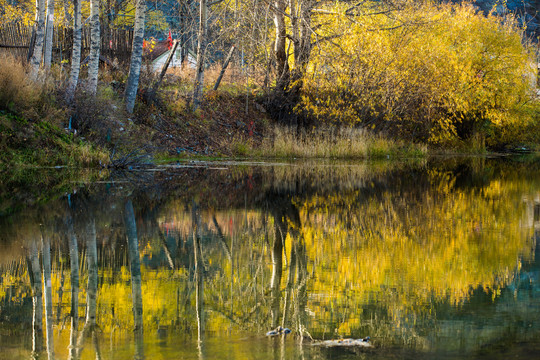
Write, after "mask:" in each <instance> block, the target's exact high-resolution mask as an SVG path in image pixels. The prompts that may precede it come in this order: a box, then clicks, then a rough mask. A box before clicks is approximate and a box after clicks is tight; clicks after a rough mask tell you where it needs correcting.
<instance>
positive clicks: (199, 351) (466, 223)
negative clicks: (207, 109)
mask: <svg viewBox="0 0 540 360" xmlns="http://www.w3.org/2000/svg"><path fill="white" fill-rule="evenodd" d="M34 175H35V174H34ZM57 175H58V173H57ZM47 176H50V174H49V175H47ZM0 189H1V190H2V192H3V193H2V195H1V196H0V200H1V204H0V359H30V358H41V359H46V358H48V359H53V358H54V359H118V360H123V359H198V360H200V359H434V358H437V359H462V358H478V359H508V358H522V359H532V358H539V357H540V259H539V258H540V242H539V241H538V239H539V237H540V233H539V229H540V163H539V162H534V161H528V162H521V161H516V160H509V159H457V160H456V159H451V160H448V159H447V160H437V159H435V160H430V161H423V162H418V163H401V162H399V163H362V164H333V163H315V164H313V163H310V164H241V165H239V164H232V163H217V164H203V163H190V164H189V165H181V166H169V167H163V168H158V169H152V170H151V171H146V172H135V173H124V174H111V175H110V178H107V179H106V180H105V181H98V182H93V183H92V182H87V183H84V182H81V183H73V182H70V183H63V184H62V183H57V184H55V186H52V187H51V188H50V189H44V188H38V189H35V188H34V189H27V188H25V187H23V186H21V185H20V183H19V182H18V181H17V180H13V181H9V180H7V181H4V184H3V185H2V187H1V188H0ZM278 325H281V326H284V327H287V328H290V329H291V330H292V333H291V334H290V335H288V336H287V337H277V338H268V337H266V336H265V333H266V332H267V331H269V330H271V329H273V328H276V327H277V326H278ZM366 336H370V337H371V343H372V344H373V347H372V348H369V349H363V348H361V349H359V348H326V347H323V346H319V345H316V341H319V340H328V339H339V338H361V337H366ZM312 339H313V340H312Z"/></svg>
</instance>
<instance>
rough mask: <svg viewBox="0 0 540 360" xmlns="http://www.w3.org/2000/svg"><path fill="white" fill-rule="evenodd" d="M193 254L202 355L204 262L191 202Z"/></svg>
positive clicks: (198, 220)
mask: <svg viewBox="0 0 540 360" xmlns="http://www.w3.org/2000/svg"><path fill="white" fill-rule="evenodd" d="M192 221H193V255H194V258H195V308H196V309H195V310H196V312H197V341H198V347H199V356H202V336H203V333H204V288H203V282H204V264H203V260H202V247H201V235H200V229H201V218H200V213H199V207H198V206H197V204H195V202H193V209H192Z"/></svg>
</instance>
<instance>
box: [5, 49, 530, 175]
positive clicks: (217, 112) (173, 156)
mask: <svg viewBox="0 0 540 360" xmlns="http://www.w3.org/2000/svg"><path fill="white" fill-rule="evenodd" d="M8 60H9V59H3V60H2V61H3V63H2V66H1V67H0V80H1V81H0V140H1V141H0V168H2V169H13V168H25V167H43V166H70V167H89V168H108V167H112V168H129V167H134V166H140V165H145V164H149V163H164V162H170V161H178V160H181V159H186V158H203V159H221V158H235V159H237V158H242V159H293V158H307V159H310V158H328V159H343V160H345V159H367V158H381V159H382V158H384V159H386V158H399V157H408V158H411V157H412V158H416V157H425V156H428V155H429V154H434V153H436V154H439V153H441V152H442V153H448V152H449V153H453V154H456V153H469V154H470V153H474V154H487V153H488V151H489V149H487V147H486V141H485V136H484V135H483V134H481V133H478V134H477V135H475V136H474V137H470V138H468V139H466V140H457V139H454V140H453V141H451V142H447V143H445V144H438V145H434V144H430V146H428V144H426V143H417V142H414V141H413V140H411V138H410V137H409V138H406V139H408V140H404V139H405V138H404V139H400V138H399V137H398V136H395V135H394V136H392V137H390V136H384V135H383V134H384V132H382V131H379V132H378V133H373V132H371V131H370V130H368V129H367V128H366V127H364V128H359V127H346V126H341V127H336V126H331V125H321V126H317V127H313V128H311V129H310V130H308V129H305V128H298V127H296V126H293V127H291V126H286V125H283V124H280V123H278V122H276V121H275V120H274V119H272V117H271V116H270V114H269V113H268V112H267V110H266V108H267V106H266V105H267V104H266V103H265V101H266V100H267V99H268V94H266V93H265V90H264V89H263V88H261V87H257V86H256V85H250V86H249V87H246V86H245V85H238V84H241V83H242V82H241V81H239V79H236V78H234V71H232V72H231V73H232V75H229V76H228V77H225V79H224V80H223V82H222V85H221V88H220V89H219V90H218V91H207V92H206V93H205V100H204V102H203V103H202V105H201V107H200V108H199V109H197V110H196V111H192V110H191V104H190V102H189V101H190V95H191V83H190V79H191V74H189V72H183V73H174V72H173V73H172V74H168V75H167V76H166V77H165V79H164V82H163V83H162V85H161V88H160V90H159V92H158V93H157V95H156V96H149V95H148V93H147V92H146V91H144V90H142V91H140V93H139V96H138V99H137V102H136V107H135V111H134V113H133V114H128V113H127V112H126V111H125V110H124V104H123V91H124V88H123V84H124V82H123V77H122V76H124V75H125V74H122V73H120V72H116V73H115V72H113V71H110V70H109V71H108V72H106V71H104V72H103V77H102V81H101V83H100V86H99V88H98V92H97V95H96V96H90V95H88V94H86V93H85V92H84V87H82V88H81V90H80V91H79V93H78V94H77V96H76V98H75V101H74V102H73V103H72V104H70V106H67V105H66V104H65V102H64V99H63V91H62V89H63V85H62V84H63V81H64V80H65V78H63V76H65V74H62V73H57V72H54V71H53V72H51V74H50V76H49V78H48V79H47V80H44V81H43V80H41V81H40V82H39V83H36V82H32V81H30V80H29V79H28V78H27V75H26V70H25V68H24V67H23V66H22V65H20V64H18V63H17V62H14V61H11V62H9V61H8ZM211 74H212V72H209V75H211ZM152 81H153V78H152V74H148V76H147V77H143V80H142V84H141V88H142V89H148V88H149V87H150V86H151V85H152ZM208 83H209V84H211V83H212V77H211V76H209V77H208ZM536 116H538V115H536ZM526 126H530V124H527V125H526ZM522 130H523V129H521V132H523V131H522ZM527 133H528V134H529V136H528V138H527V139H523V142H516V143H512V144H509V145H508V147H507V148H506V149H503V150H504V151H514V150H519V151H535V150H537V149H538V148H539V147H538V145H537V143H538V141H537V142H534V141H532V140H534V139H535V135H534V134H536V133H537V132H534V131H529V132H527ZM496 150H498V151H500V150H501V149H496Z"/></svg>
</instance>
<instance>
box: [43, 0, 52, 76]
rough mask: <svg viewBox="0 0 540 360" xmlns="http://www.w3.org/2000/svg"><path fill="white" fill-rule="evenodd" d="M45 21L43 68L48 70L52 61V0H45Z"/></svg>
mask: <svg viewBox="0 0 540 360" xmlns="http://www.w3.org/2000/svg"><path fill="white" fill-rule="evenodd" d="M45 23H46V26H45V51H44V53H43V68H44V69H45V71H49V69H50V68H51V61H52V46H53V31H54V0H47V18H46V22H45Z"/></svg>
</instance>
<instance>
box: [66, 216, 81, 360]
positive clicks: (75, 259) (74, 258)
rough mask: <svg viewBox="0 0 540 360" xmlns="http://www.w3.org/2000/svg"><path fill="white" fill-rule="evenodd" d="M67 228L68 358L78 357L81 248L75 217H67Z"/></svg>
mask: <svg viewBox="0 0 540 360" xmlns="http://www.w3.org/2000/svg"><path fill="white" fill-rule="evenodd" d="M66 230H67V235H68V241H69V260H70V269H71V271H70V272H71V333H70V336H69V356H68V359H70V360H71V359H77V333H78V328H79V249H78V245H77V237H76V236H75V231H74V230H73V218H72V217H71V216H68V218H67V219H66Z"/></svg>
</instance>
